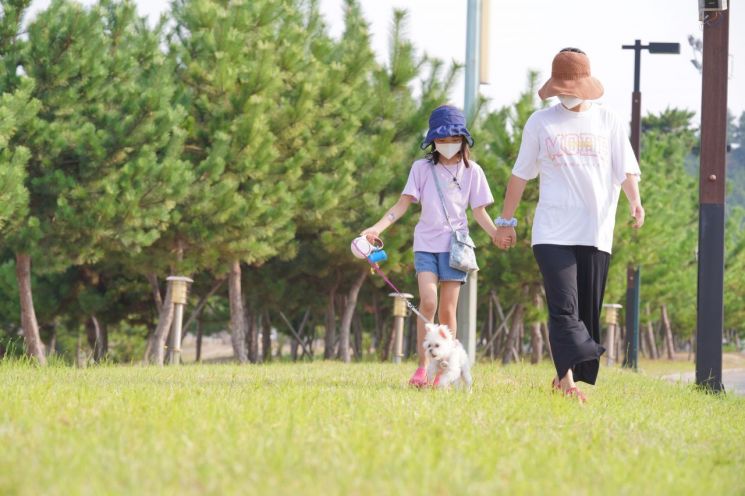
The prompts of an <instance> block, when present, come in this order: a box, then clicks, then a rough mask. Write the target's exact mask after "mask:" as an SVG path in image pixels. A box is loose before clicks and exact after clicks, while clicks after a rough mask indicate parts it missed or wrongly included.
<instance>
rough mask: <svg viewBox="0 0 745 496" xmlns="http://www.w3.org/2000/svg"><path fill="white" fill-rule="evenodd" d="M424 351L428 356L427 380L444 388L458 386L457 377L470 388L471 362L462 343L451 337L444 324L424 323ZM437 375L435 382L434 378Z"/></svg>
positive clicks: (451, 334)
mask: <svg viewBox="0 0 745 496" xmlns="http://www.w3.org/2000/svg"><path fill="white" fill-rule="evenodd" d="M425 328H426V329H427V334H426V335H425V336H424V351H425V353H427V355H428V356H429V358H430V361H429V366H428V367H427V382H429V383H430V384H433V385H435V386H436V387H439V388H440V389H445V388H447V387H448V386H450V385H451V384H455V385H456V386H458V385H459V384H460V383H459V382H458V379H461V380H462V381H463V384H465V385H466V387H467V388H468V389H470V388H471V384H472V383H473V379H472V378H471V364H470V362H469V361H468V354H466V350H465V349H463V345H461V344H460V342H459V341H458V340H457V339H455V338H454V337H453V333H452V332H450V329H449V328H448V326H446V325H437V324H425ZM437 377H439V379H438V380H437V384H434V382H435V378H437Z"/></svg>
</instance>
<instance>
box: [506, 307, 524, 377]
mask: <svg viewBox="0 0 745 496" xmlns="http://www.w3.org/2000/svg"><path fill="white" fill-rule="evenodd" d="M523 313H524V309H523V305H522V303H518V304H517V307H516V308H515V313H514V315H513V316H512V325H511V326H510V333H509V335H508V336H507V343H506V346H505V347H504V353H503V355H502V364H504V365H506V364H508V363H510V362H511V361H512V360H513V359H514V358H515V357H516V356H517V345H518V344H517V340H518V337H519V336H520V327H521V326H522V321H523Z"/></svg>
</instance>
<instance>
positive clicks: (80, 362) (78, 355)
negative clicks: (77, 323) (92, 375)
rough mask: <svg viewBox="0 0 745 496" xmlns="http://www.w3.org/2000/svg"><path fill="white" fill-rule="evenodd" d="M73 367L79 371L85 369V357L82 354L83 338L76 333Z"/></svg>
mask: <svg viewBox="0 0 745 496" xmlns="http://www.w3.org/2000/svg"><path fill="white" fill-rule="evenodd" d="M75 366H76V367H77V368H79V369H82V368H83V367H85V356H84V353H83V337H82V336H81V335H80V331H78V341H77V342H76V343H75Z"/></svg>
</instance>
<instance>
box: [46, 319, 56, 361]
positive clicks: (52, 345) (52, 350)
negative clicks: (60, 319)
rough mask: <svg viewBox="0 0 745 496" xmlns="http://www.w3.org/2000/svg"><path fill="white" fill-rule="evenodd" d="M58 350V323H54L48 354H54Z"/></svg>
mask: <svg viewBox="0 0 745 496" xmlns="http://www.w3.org/2000/svg"><path fill="white" fill-rule="evenodd" d="M56 352H57V324H52V336H51V337H50V338H49V346H47V356H48V357H49V356H52V355H54V354H55V353H56Z"/></svg>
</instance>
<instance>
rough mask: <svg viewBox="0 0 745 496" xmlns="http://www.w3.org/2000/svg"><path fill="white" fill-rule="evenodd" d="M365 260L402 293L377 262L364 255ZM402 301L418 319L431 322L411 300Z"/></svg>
mask: <svg viewBox="0 0 745 496" xmlns="http://www.w3.org/2000/svg"><path fill="white" fill-rule="evenodd" d="M354 246H355V248H357V249H358V250H359V248H358V247H357V243H356V242H355V243H354ZM360 253H362V251H360ZM365 260H366V261H367V263H368V264H370V267H372V268H373V270H374V271H375V272H377V273H378V275H379V276H380V277H382V278H383V280H384V281H385V282H386V284H388V285H389V286H390V287H391V288H393V291H395V292H396V293H399V294H401V293H402V292H401V291H400V290H399V289H398V288H397V287H396V286H395V284H393V283H392V282H391V280H390V279H388V277H387V276H386V275H385V274H384V273H383V271H382V270H380V265H379V264H377V263H373V262H371V261H370V259H369V258H367V257H365ZM404 301H405V302H406V306H407V307H408V308H409V310H411V311H412V312H414V313H415V314H417V315H418V316H419V318H420V319H422V320H423V321H424V322H426V323H427V324H431V323H432V321H431V320H429V319H428V318H427V317H425V316H424V315H422V314H421V312H419V310H417V309H416V307H415V306H414V305H412V304H411V302H410V301H409V300H404Z"/></svg>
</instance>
